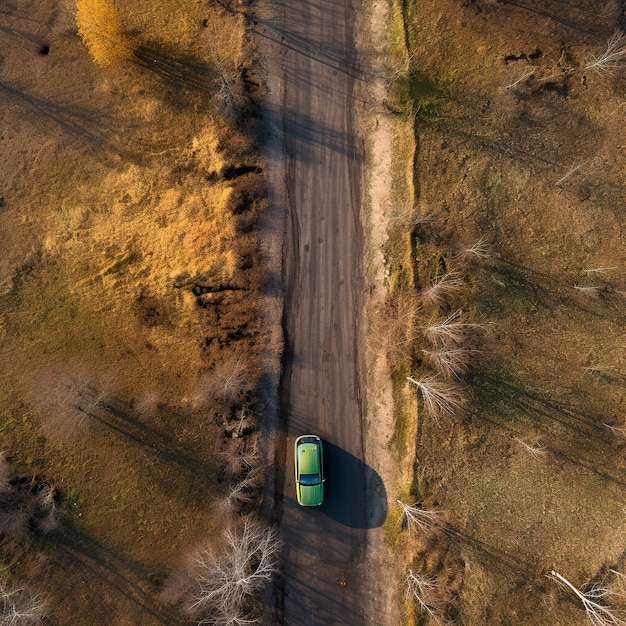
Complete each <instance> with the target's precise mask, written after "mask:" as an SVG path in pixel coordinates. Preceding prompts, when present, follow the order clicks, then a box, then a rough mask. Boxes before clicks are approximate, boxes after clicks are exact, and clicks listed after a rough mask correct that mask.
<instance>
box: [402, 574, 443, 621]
mask: <svg viewBox="0 0 626 626" xmlns="http://www.w3.org/2000/svg"><path fill="white" fill-rule="evenodd" d="M404 582H405V584H406V590H407V593H408V594H409V596H410V597H411V598H412V599H413V601H414V602H415V603H416V604H417V606H418V608H419V610H420V612H421V613H423V614H424V615H429V616H430V618H431V619H432V620H433V621H434V622H435V623H436V624H441V623H442V622H441V620H440V618H439V616H438V614H437V611H436V610H435V604H436V602H437V579H436V578H433V577H432V576H423V575H422V574H416V573H414V572H413V571H412V570H409V571H408V573H407V575H406V578H405V579H404Z"/></svg>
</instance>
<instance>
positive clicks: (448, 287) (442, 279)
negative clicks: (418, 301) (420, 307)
mask: <svg viewBox="0 0 626 626" xmlns="http://www.w3.org/2000/svg"><path fill="white" fill-rule="evenodd" d="M464 287H465V283H464V282H463V280H462V279H461V278H459V276H458V274H457V273H456V272H454V271H452V272H446V273H445V274H442V275H441V276H438V277H437V278H435V279H434V280H433V281H432V283H431V284H430V286H429V287H427V288H426V289H424V290H423V291H422V293H421V298H422V300H423V301H424V302H425V303H427V304H431V305H436V306H440V305H442V304H443V303H444V302H445V301H446V299H447V298H449V297H450V296H453V295H455V294H457V293H458V292H459V291H461V290H462V289H463V288H464Z"/></svg>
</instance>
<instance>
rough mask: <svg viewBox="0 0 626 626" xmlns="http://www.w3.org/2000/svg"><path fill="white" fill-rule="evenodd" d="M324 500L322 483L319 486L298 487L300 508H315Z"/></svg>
mask: <svg viewBox="0 0 626 626" xmlns="http://www.w3.org/2000/svg"><path fill="white" fill-rule="evenodd" d="M323 499H324V483H320V484H319V485H311V486H308V485H300V504H301V505H302V506H317V505H319V504H322V500H323Z"/></svg>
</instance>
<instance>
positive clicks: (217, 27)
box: [207, 20, 242, 113]
mask: <svg viewBox="0 0 626 626" xmlns="http://www.w3.org/2000/svg"><path fill="white" fill-rule="evenodd" d="M207 28H208V30H209V37H208V38H207V42H208V52H209V57H210V59H211V67H212V69H213V71H214V72H215V74H216V76H217V81H218V95H219V97H220V98H221V100H222V101H223V103H224V104H225V107H226V111H228V112H231V113H232V112H233V111H234V110H235V108H236V104H237V99H238V97H239V96H240V87H241V81H240V72H239V69H238V63H239V57H240V55H241V38H242V29H241V28H240V27H239V26H238V25H234V24H233V26H232V27H230V28H225V27H224V25H223V24H222V23H221V22H218V21H217V20H215V21H211V22H209V24H208V26H207Z"/></svg>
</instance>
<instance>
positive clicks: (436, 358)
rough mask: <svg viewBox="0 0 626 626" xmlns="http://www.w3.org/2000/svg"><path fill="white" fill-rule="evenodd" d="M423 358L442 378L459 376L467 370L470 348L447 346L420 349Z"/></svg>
mask: <svg viewBox="0 0 626 626" xmlns="http://www.w3.org/2000/svg"><path fill="white" fill-rule="evenodd" d="M422 354H423V355H424V360H425V361H426V362H427V363H429V364H430V365H431V366H432V367H434V368H435V369H436V370H437V371H438V372H439V373H440V374H441V375H442V376H443V377H444V378H447V379H450V378H459V376H460V375H461V374H462V373H464V372H466V371H467V361H468V360H469V355H470V350H466V349H465V348H449V349H440V350H422Z"/></svg>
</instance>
